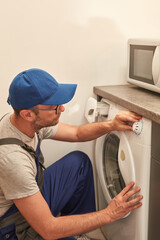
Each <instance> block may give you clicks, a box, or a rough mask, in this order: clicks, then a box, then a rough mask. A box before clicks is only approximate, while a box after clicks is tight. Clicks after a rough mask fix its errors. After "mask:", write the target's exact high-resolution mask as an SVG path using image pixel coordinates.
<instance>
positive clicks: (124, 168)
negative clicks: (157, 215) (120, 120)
mask: <svg viewBox="0 0 160 240" xmlns="http://www.w3.org/2000/svg"><path fill="white" fill-rule="evenodd" d="M102 102H103V104H104V103H106V106H107V108H108V117H106V116H105V117H104V116H103V114H102V115H101V114H98V119H97V120H98V121H104V120H110V119H113V118H114V116H115V115H116V113H117V112H118V111H120V110H126V109H124V108H122V107H121V106H119V105H116V104H114V103H112V102H110V101H108V100H105V99H102ZM134 130H135V132H131V131H125V132H119V131H114V132H110V133H108V134H106V135H104V136H102V137H100V138H99V139H97V141H96V149H95V161H96V169H97V174H98V179H97V181H98V183H97V185H98V190H97V193H98V210H100V209H103V208H105V207H106V206H107V205H108V204H109V202H110V201H111V199H112V198H113V197H114V196H116V195H117V194H118V193H119V192H120V191H121V190H122V189H123V188H124V187H125V185H126V184H128V183H129V182H130V181H131V180H133V181H135V183H136V185H139V186H141V193H142V194H143V196H144V199H143V200H142V203H143V205H142V207H141V208H139V209H137V210H135V211H133V212H131V213H129V214H128V215H127V216H125V217H124V218H123V219H120V220H118V221H116V222H114V223H111V224H108V225H105V226H103V227H101V231H102V233H103V235H104V236H105V238H106V239H107V240H147V239H148V218H149V216H148V215H149V185H150V162H151V121H150V120H147V119H145V118H143V119H142V121H140V122H139V123H138V124H134Z"/></svg>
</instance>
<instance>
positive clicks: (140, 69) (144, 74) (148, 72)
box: [129, 45, 156, 85]
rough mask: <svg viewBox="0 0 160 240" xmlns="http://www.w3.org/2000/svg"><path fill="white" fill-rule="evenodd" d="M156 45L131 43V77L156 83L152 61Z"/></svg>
mask: <svg viewBox="0 0 160 240" xmlns="http://www.w3.org/2000/svg"><path fill="white" fill-rule="evenodd" d="M155 49H156V46H145V45H144V46H143V45H130V68H129V69H130V72H129V77H130V78H131V79H135V80H138V81H140V82H145V83H149V84H152V85H154V81H153V74H152V62H153V56H154V53H155Z"/></svg>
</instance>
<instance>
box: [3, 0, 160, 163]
mask: <svg viewBox="0 0 160 240" xmlns="http://www.w3.org/2000/svg"><path fill="white" fill-rule="evenodd" d="M159 9H160V2H159V1H158V0H134V1H133V0H132V1H131V0H112V1H110V0H12V1H11V0H5V1H2V0H0V36H1V37H0V43H1V45H0V83H1V84H0V115H3V114H4V113H5V112H6V111H11V108H10V107H9V106H8V105H7V103H6V99H7V95H8V87H9V85H10V82H11V80H12V79H13V77H14V76H15V75H16V74H17V73H19V72H20V71H22V70H24V69H28V68H32V67H38V68H42V69H44V70H46V71H48V72H49V73H51V74H52V75H53V76H54V77H55V78H56V79H57V80H58V81H60V82H66V83H72V82H74V83H78V90H77V93H76V96H75V97H74V99H73V101H72V102H70V103H69V104H67V105H66V112H65V113H63V116H62V120H63V121H65V122H68V123H70V124H80V123H85V122H86V121H85V119H84V116H83V113H84V105H85V102H86V100H87V98H88V97H89V96H91V95H92V94H93V86H94V85H111V84H123V83H125V82H126V77H125V74H126V46H127V45H126V44H127V39H128V38H132V37H137V38H138V37H143V38H160V14H159ZM51 144H52V145H51ZM46 145H49V149H48V148H47V150H46ZM51 146H53V147H51ZM57 146H58V147H57ZM92 147H93V143H86V144H68V143H63V144H62V143H56V145H55V143H54V144H53V143H51V142H50V141H46V142H45V143H44V145H43V148H44V153H45V156H46V159H47V162H48V163H47V164H50V162H51V161H52V159H57V158H59V157H60V156H62V155H63V154H65V153H66V152H69V151H70V150H72V149H77V148H78V149H84V150H85V151H86V152H88V154H89V155H90V156H91V157H93V156H92V150H91V149H92ZM53 148H54V155H53Z"/></svg>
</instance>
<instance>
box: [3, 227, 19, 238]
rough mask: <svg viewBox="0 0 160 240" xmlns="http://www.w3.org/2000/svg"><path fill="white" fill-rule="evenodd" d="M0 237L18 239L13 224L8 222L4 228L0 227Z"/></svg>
mask: <svg viewBox="0 0 160 240" xmlns="http://www.w3.org/2000/svg"><path fill="white" fill-rule="evenodd" d="M0 239H1V240H18V238H17V237H16V234H15V225H14V224H10V225H8V226H6V227H4V228H1V229H0Z"/></svg>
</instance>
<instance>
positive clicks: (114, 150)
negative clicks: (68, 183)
mask: <svg viewBox="0 0 160 240" xmlns="http://www.w3.org/2000/svg"><path fill="white" fill-rule="evenodd" d="M95 156H96V168H97V173H98V178H99V181H100V184H101V187H102V191H103V194H104V196H105V198H106V200H107V202H108V203H109V202H110V201H111V199H112V198H114V197H115V196H116V195H117V194H118V193H120V192H121V190H122V189H123V188H124V187H125V186H126V184H128V183H129V182H130V181H135V168H134V160H133V155H132V152H131V148H130V145H129V142H128V139H127V137H126V135H125V133H124V132H116V131H115V132H111V133H108V134H107V135H104V136H102V137H100V138H99V139H97V141H96V153H95Z"/></svg>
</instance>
